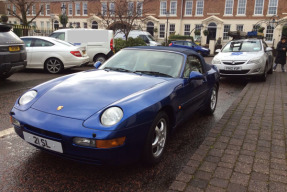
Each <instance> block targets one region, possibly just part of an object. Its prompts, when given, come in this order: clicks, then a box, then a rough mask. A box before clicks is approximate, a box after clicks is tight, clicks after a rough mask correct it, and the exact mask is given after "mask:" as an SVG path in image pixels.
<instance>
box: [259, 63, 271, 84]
mask: <svg viewBox="0 0 287 192" xmlns="http://www.w3.org/2000/svg"><path fill="white" fill-rule="evenodd" d="M271 70H272V68H271ZM266 79H267V65H265V68H264V73H263V74H262V75H261V76H259V80H261V81H266Z"/></svg>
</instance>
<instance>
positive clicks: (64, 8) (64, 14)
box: [60, 4, 68, 28]
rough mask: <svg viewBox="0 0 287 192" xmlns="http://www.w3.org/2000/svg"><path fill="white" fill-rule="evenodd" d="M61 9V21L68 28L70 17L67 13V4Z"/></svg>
mask: <svg viewBox="0 0 287 192" xmlns="http://www.w3.org/2000/svg"><path fill="white" fill-rule="evenodd" d="M61 10H62V15H61V17H60V19H61V23H62V25H63V27H64V28H66V25H67V22H68V17H67V14H66V6H65V4H63V5H62V7H61Z"/></svg>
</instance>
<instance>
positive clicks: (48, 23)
mask: <svg viewBox="0 0 287 192" xmlns="http://www.w3.org/2000/svg"><path fill="white" fill-rule="evenodd" d="M47 29H48V30H50V29H51V22H50V21H47Z"/></svg>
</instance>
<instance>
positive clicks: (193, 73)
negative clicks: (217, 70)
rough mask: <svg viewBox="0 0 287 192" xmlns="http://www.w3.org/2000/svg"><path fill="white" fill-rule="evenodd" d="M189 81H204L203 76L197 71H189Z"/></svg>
mask: <svg viewBox="0 0 287 192" xmlns="http://www.w3.org/2000/svg"><path fill="white" fill-rule="evenodd" d="M189 79H194V80H200V79H204V76H203V75H202V74H201V73H199V72H197V71H191V72H190V74H189Z"/></svg>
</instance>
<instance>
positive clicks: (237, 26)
mask: <svg viewBox="0 0 287 192" xmlns="http://www.w3.org/2000/svg"><path fill="white" fill-rule="evenodd" d="M239 27H242V31H244V25H243V24H238V25H236V31H240V30H238V28H239Z"/></svg>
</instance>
